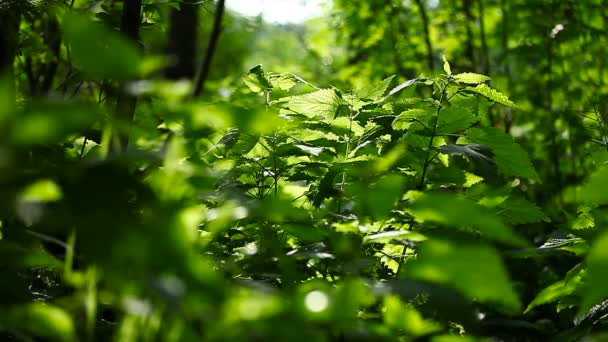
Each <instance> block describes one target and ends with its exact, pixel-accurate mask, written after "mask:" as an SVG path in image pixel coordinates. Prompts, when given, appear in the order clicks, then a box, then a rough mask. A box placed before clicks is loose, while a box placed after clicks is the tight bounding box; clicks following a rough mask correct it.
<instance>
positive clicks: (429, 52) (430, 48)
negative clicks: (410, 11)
mask: <svg viewBox="0 0 608 342" xmlns="http://www.w3.org/2000/svg"><path fill="white" fill-rule="evenodd" d="M416 5H418V11H419V12H420V18H421V19H422V28H423V29H424V42H425V44H426V60H427V65H428V67H429V71H430V72H433V69H435V66H434V62H433V45H432V43H431V34H430V32H429V18H428V16H427V14H426V8H424V3H423V1H422V0H416Z"/></svg>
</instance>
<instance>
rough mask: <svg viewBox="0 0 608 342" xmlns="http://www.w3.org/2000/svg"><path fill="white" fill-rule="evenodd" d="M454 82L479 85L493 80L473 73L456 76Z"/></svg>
mask: <svg viewBox="0 0 608 342" xmlns="http://www.w3.org/2000/svg"><path fill="white" fill-rule="evenodd" d="M454 80H456V82H459V83H466V84H479V83H483V82H487V81H489V80H491V79H490V78H489V77H488V76H485V75H480V74H475V73H472V72H464V73H462V74H458V75H454Z"/></svg>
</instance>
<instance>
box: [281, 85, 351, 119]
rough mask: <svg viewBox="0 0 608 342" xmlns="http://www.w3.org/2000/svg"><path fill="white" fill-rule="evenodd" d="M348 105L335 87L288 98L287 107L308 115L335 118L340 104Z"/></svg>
mask: <svg viewBox="0 0 608 342" xmlns="http://www.w3.org/2000/svg"><path fill="white" fill-rule="evenodd" d="M343 105H346V103H345V102H344V100H343V99H342V98H341V97H340V96H339V95H338V92H337V91H336V90H335V89H321V90H317V91H315V92H312V93H308V94H304V95H298V96H292V97H289V98H287V107H288V108H289V109H291V110H292V111H294V112H296V113H299V114H303V115H306V116H308V117H314V116H322V117H325V118H327V119H329V118H333V117H334V116H335V115H336V114H337V111H338V109H339V108H340V106H343Z"/></svg>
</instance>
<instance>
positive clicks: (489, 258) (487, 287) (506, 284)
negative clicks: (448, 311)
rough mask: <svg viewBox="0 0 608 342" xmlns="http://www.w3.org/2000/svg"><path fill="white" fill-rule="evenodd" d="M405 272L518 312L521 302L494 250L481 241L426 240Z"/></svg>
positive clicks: (503, 308)
mask: <svg viewBox="0 0 608 342" xmlns="http://www.w3.org/2000/svg"><path fill="white" fill-rule="evenodd" d="M405 272H406V276H408V277H411V278H414V279H419V280H425V281H429V282H433V283H438V284H443V285H446V286H451V287H454V288H455V289H457V290H459V291H461V292H462V293H464V294H465V295H467V296H468V297H469V298H471V299H473V300H476V301H479V302H482V303H489V304H495V305H497V307H498V308H499V309H501V310H504V311H506V312H508V313H518V312H519V310H521V303H520V301H519V298H518V296H517V294H516V293H515V290H514V288H513V285H512V283H511V280H510V279H509V275H508V273H507V271H506V270H505V268H504V265H503V263H502V260H501V259H500V256H499V255H498V252H496V250H494V249H493V248H490V247H488V246H484V245H471V244H462V243H454V242H447V241H441V240H430V241H427V242H425V243H424V244H423V245H422V246H421V247H420V249H419V251H418V257H417V259H416V260H414V261H412V262H410V263H408V265H407V267H406V268H405Z"/></svg>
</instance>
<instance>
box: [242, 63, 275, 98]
mask: <svg viewBox="0 0 608 342" xmlns="http://www.w3.org/2000/svg"><path fill="white" fill-rule="evenodd" d="M243 82H244V83H245V85H247V87H249V89H250V90H251V91H252V92H254V93H261V92H263V91H266V90H270V89H272V85H271V83H270V81H269V80H268V79H267V78H266V76H265V75H264V70H263V69H262V66H261V65H256V66H255V67H253V68H251V70H249V72H247V75H245V77H243Z"/></svg>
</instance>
